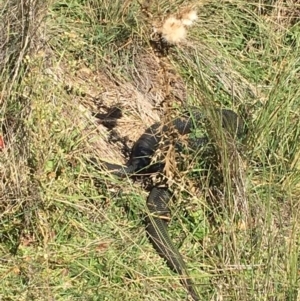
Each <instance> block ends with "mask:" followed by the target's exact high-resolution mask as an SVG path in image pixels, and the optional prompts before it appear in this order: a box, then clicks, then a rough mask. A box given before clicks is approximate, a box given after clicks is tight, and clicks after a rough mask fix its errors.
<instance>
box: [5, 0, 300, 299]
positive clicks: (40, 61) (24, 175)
mask: <svg viewBox="0 0 300 301" xmlns="http://www.w3.org/2000/svg"><path fill="white" fill-rule="evenodd" d="M184 3H185V5H186V4H187V3H188V4H197V5H198V6H199V7H198V15H199V19H198V21H197V23H196V24H195V25H194V26H193V27H192V28H191V30H190V31H189V35H188V40H187V42H186V43H184V44H182V45H180V46H177V47H173V48H171V49H170V51H169V54H168V56H167V57H159V56H157V54H156V52H155V51H154V49H153V48H152V47H151V45H150V34H151V30H152V27H151V23H152V22H154V21H155V22H157V21H158V20H159V19H161V18H163V17H165V15H166V14H167V13H168V12H171V13H174V12H176V11H177V10H178V9H180V8H181V7H183V5H184ZM299 10H300V6H299V4H298V3H297V1H288V2H283V1H279V0H277V1H258V0H257V1H252V2H249V1H239V0H237V1H214V0H212V1H202V2H200V3H199V1H198V2H196V3H192V2H191V1H178V0H172V1H149V6H148V7H147V8H146V11H143V10H142V8H141V6H140V5H139V3H138V2H137V1H106V0H102V1H93V0H89V1H81V0H72V1H65V2H64V1H56V0H53V1H48V2H47V3H44V1H39V0H36V1H27V0H22V1H4V2H3V3H2V4H1V7H0V14H1V19H2V21H3V22H1V24H2V25H1V26H2V28H1V38H0V39H1V40H0V41H1V43H0V44H1V51H0V52H1V54H0V65H1V73H0V74H1V75H0V76H1V81H0V88H1V93H0V99H1V109H0V123H1V129H2V130H1V131H0V135H1V136H2V137H3V139H4V141H5V148H4V149H3V150H2V151H1V153H0V178H1V181H0V199H1V203H0V223H1V227H0V254H1V256H0V258H1V259H0V280H1V284H2V285H1V286H0V296H1V298H0V299H1V300H5V301H9V300H16V296H17V298H18V300H107V301H109V300H124V301H125V300H174V299H176V300H185V298H186V292H185V290H184V289H183V288H182V286H181V285H180V282H179V281H178V278H179V277H178V275H176V274H174V273H172V272H171V271H170V270H169V268H168V267H167V266H166V265H165V263H164V262H163V260H162V259H160V258H159V257H158V255H157V254H156V253H155V251H154V249H153V247H152V246H151V245H150V243H149V242H148V240H147V237H146V235H145V231H144V225H143V216H144V215H145V213H146V212H147V209H146V205H145V199H146V197H147V193H146V192H145V191H144V190H143V188H142V187H141V185H140V184H139V183H134V182H132V181H130V180H129V179H123V180H121V179H117V178H115V177H113V176H111V175H110V174H109V173H107V172H106V171H105V170H104V169H103V170H102V169H101V168H100V170H97V169H95V168H94V167H93V166H91V165H90V164H88V163H87V159H88V158H89V157H96V158H100V159H103V160H107V161H110V162H114V163H124V162H125V161H126V153H128V148H130V146H131V145H132V143H133V142H134V141H136V140H137V138H138V137H139V136H140V135H141V133H142V132H143V130H144V129H145V128H147V126H149V125H151V124H152V123H154V122H155V121H158V120H164V121H166V120H167V119H168V118H169V119H170V118H173V117H174V116H175V115H177V114H178V113H179V111H182V106H189V105H196V106H198V107H201V108H202V110H204V111H207V112H208V113H209V112H210V108H211V107H212V106H218V107H226V108H231V109H233V110H235V111H237V112H239V114H240V115H241V116H243V118H244V120H245V122H246V123H247V127H248V132H247V134H246V137H245V138H244V139H243V141H242V142H243V143H242V145H240V146H239V147H238V149H239V152H237V150H236V149H235V148H233V149H232V147H230V145H227V144H226V143H225V142H224V137H223V136H222V134H221V133H220V132H219V131H218V130H215V131H214V128H213V129H212V133H211V134H212V135H215V136H216V137H218V139H217V141H218V143H217V149H218V156H217V157H218V158H219V159H218V161H217V162H215V164H214V168H213V169H212V170H210V171H209V172H208V173H206V174H205V175H204V174H203V172H201V170H202V169H203V166H202V165H201V164H200V165H199V159H197V158H198V157H199V156H198V157H197V155H196V154H191V155H190V156H189V158H187V159H186V162H185V166H186V169H188V172H185V171H181V172H176V171H175V174H174V175H173V176H174V177H175V179H176V181H174V183H173V184H172V190H173V191H174V192H175V194H176V198H175V199H176V202H175V201H174V203H172V205H171V210H172V213H173V215H172V216H173V217H172V220H171V222H170V225H169V227H170V235H171V236H172V238H173V239H174V241H175V243H176V245H178V246H179V248H180V252H181V253H182V254H183V256H184V258H185V260H186V262H187V265H188V268H189V271H190V273H191V275H192V277H193V280H194V282H195V283H196V284H197V289H198V291H199V293H200V295H201V296H202V297H203V299H204V300H230V301H231V300H232V301H234V300H276V301H277V300H290V301H294V300H295V301H297V300H300V292H299V287H300V285H299V272H300V265H299V261H300V256H299V243H300V240H299V239H300V224H299V197H300V185H299V182H300V164H299V159H300V149H299V141H300V137H299V136H300V130H299V126H298V123H299V110H298V108H299V106H300V90H299V74H300V73H299V68H300V64H299V47H300V34H299V29H300V25H299V24H300V23H299ZM16 20H19V21H18V22H17V21H16ZM169 83H170V85H169ZM167 96H168V98H167ZM165 99H171V100H172V101H174V102H172V103H170V102H167V106H165V104H164V102H163V101H164V100H165ZM165 110H167V114H163V112H165ZM117 111H121V112H122V116H121V117H120V118H119V119H118V122H117V123H116V122H114V121H112V122H106V123H105V122H103V121H102V122H101V120H100V121H99V120H98V119H96V118H94V117H93V115H94V114H96V113H97V114H100V115H99V116H102V117H103V116H108V115H110V114H114V113H113V112H117ZM212 119H214V118H213V116H212ZM212 123H213V121H212ZM104 125H105V126H104ZM108 128H110V129H112V130H111V131H110V130H108ZM216 128H217V127H216ZM124 154H125V155H124ZM199 170H200V171H199ZM216 172H217V173H218V174H219V177H220V178H221V179H222V181H219V183H218V182H217V181H216V180H214V179H213V174H214V173H216ZM210 175H211V176H210ZM175 183H176V184H175ZM213 184H215V185H213ZM1 192H2V193H1Z"/></svg>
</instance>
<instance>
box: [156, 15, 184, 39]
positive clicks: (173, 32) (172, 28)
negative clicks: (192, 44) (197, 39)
mask: <svg viewBox="0 0 300 301" xmlns="http://www.w3.org/2000/svg"><path fill="white" fill-rule="evenodd" d="M161 35H162V37H163V39H164V40H165V41H166V42H168V43H169V44H178V43H180V42H182V41H183V40H185V38H186V29H185V27H184V24H183V22H182V21H181V20H178V19H176V18H175V17H173V16H171V17H169V18H167V19H166V20H165V22H164V24H163V26H162V28H161Z"/></svg>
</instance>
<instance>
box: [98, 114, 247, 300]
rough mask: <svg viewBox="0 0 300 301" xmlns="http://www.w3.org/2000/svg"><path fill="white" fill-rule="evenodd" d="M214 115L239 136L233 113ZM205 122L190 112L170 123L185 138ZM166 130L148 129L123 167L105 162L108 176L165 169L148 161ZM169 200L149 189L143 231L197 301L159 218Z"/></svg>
mask: <svg viewBox="0 0 300 301" xmlns="http://www.w3.org/2000/svg"><path fill="white" fill-rule="evenodd" d="M215 113H216V115H217V117H219V118H221V125H222V127H223V128H224V129H225V130H227V131H229V132H231V134H232V133H233V134H234V135H236V136H238V137H239V136H240V135H241V134H242V131H243V122H242V121H241V119H240V118H239V117H238V115H237V114H236V113H235V112H233V111H231V110H227V109H221V110H220V109H216V110H215ZM205 118H206V117H205V116H204V115H203V114H202V113H201V112H199V111H196V112H195V111H193V112H192V114H191V115H190V116H189V118H187V119H181V118H177V119H175V120H174V121H173V122H172V126H173V127H174V128H175V129H176V130H177V131H178V132H179V134H181V135H184V134H187V133H190V132H191V131H192V129H193V125H194V123H196V124H197V122H198V121H199V120H201V121H202V122H203V119H205ZM169 128H170V127H168V126H163V127H161V125H160V124H159V123H155V124H153V125H152V126H151V127H149V128H148V129H147V130H146V131H145V132H144V134H143V135H142V136H141V137H140V138H139V139H138V140H137V141H136V143H135V144H134V146H133V148H132V150H131V156H130V159H129V161H128V164H127V165H126V166H125V167H124V166H120V165H117V164H110V163H107V162H105V163H104V165H105V166H106V168H107V169H108V170H109V171H110V172H111V173H113V174H115V175H117V176H125V175H126V176H130V175H133V174H139V173H147V174H149V173H151V172H154V171H162V169H163V167H164V166H163V164H162V163H157V164H154V165H151V159H152V156H153V155H154V153H155V151H156V150H157V148H158V146H159V143H160V141H161V139H162V137H163V134H164V133H166V132H167V131H168V130H169ZM207 142H208V138H207V137H202V138H201V139H198V140H197V144H198V146H199V144H200V145H201V144H205V143H207ZM169 199H170V194H169V192H168V190H167V189H165V188H159V187H154V188H152V190H151V191H150V194H149V196H148V198H147V207H148V210H149V215H148V216H147V218H146V231H147V234H148V237H149V240H150V241H151V243H152V245H153V246H154V248H155V250H156V251H157V252H158V254H159V255H160V256H161V257H162V258H164V259H165V260H166V262H167V264H168V266H169V267H170V268H171V269H172V270H173V271H174V272H176V273H178V274H179V275H180V276H182V278H181V282H182V284H183V285H184V286H185V287H186V288H187V290H188V291H189V293H190V295H191V296H192V298H193V299H194V300H195V301H197V300H200V298H199V296H198V294H197V292H196V290H195V288H194V284H193V283H192V281H191V280H190V279H189V276H188V273H187V270H186V265H185V263H184V260H183V258H182V256H181V254H180V253H179V251H178V249H177V248H176V247H175V245H174V244H173V242H172V240H171V238H170V236H169V234H168V229H167V223H166V221H165V220H164V219H163V218H162V217H163V216H166V215H168V214H169V209H168V201H169Z"/></svg>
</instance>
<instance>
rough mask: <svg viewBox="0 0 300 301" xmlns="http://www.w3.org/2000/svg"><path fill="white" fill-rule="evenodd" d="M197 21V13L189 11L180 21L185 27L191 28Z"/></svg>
mask: <svg viewBox="0 0 300 301" xmlns="http://www.w3.org/2000/svg"><path fill="white" fill-rule="evenodd" d="M197 19H198V16H197V11H196V10H190V11H187V12H185V13H183V14H182V15H181V21H182V23H183V24H184V25H185V26H191V25H193V23H194V22H195V21H196V20H197Z"/></svg>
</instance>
